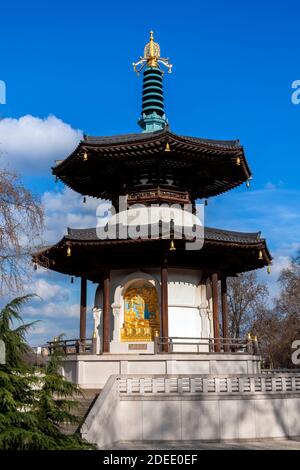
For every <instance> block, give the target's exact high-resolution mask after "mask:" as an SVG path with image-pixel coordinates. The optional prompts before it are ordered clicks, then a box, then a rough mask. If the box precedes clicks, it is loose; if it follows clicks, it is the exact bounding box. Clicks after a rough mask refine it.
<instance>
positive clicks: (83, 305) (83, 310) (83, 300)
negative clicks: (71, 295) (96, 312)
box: [79, 276, 87, 342]
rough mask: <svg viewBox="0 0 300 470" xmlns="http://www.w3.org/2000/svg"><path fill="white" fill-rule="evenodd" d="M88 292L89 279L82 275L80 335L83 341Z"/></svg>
mask: <svg viewBox="0 0 300 470" xmlns="http://www.w3.org/2000/svg"><path fill="white" fill-rule="evenodd" d="M86 292H87V280H86V277H85V276H82V277H81V285H80V331H79V336H80V340H81V341H82V342H84V341H85V339H86Z"/></svg>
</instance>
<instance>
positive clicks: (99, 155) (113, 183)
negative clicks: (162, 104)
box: [52, 131, 251, 199]
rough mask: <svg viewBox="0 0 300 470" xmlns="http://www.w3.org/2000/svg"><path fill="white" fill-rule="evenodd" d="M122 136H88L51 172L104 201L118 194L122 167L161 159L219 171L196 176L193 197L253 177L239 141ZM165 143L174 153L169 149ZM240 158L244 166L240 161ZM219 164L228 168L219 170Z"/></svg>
mask: <svg viewBox="0 0 300 470" xmlns="http://www.w3.org/2000/svg"><path fill="white" fill-rule="evenodd" d="M121 137H122V136H115V137H112V138H102V139H99V140H97V138H94V139H93V138H89V137H86V138H85V139H84V140H82V141H81V142H80V143H79V145H78V146H77V148H76V149H75V150H74V151H73V152H72V153H71V154H70V155H69V157H67V158H66V159H65V160H64V161H63V162H61V163H59V164H58V165H57V166H56V167H54V168H52V172H53V174H54V175H55V176H56V177H57V178H58V179H60V180H61V181H62V182H63V183H64V184H65V185H66V186H68V187H69V188H71V189H73V190H75V191H77V192H79V193H81V194H84V195H89V196H93V197H99V198H103V199H111V198H112V196H114V195H116V194H119V192H120V188H119V186H120V185H121V179H122V176H123V175H122V170H121V169H120V168H121V166H122V168H123V169H124V168H126V169H127V171H129V170H130V169H131V168H134V167H136V168H141V167H142V166H143V165H144V166H145V167H147V165H148V166H149V165H150V166H151V165H154V164H156V163H155V162H156V161H157V159H159V160H160V162H161V164H162V165H163V166H165V167H166V168H169V169H170V168H173V169H174V171H179V170H178V168H183V170H184V171H187V172H189V171H192V170H191V169H192V168H193V169H194V168H195V169H197V171H198V170H199V168H200V167H201V168H202V170H203V171H204V170H206V169H208V170H210V172H211V173H212V174H214V173H215V172H216V177H214V176H210V175H208V176H207V177H205V176H204V178H206V180H205V181H206V182H205V184H202V183H201V182H202V181H203V180H201V178H202V176H201V174H200V176H199V177H198V176H195V179H194V181H193V184H194V186H195V188H194V189H193V193H195V195H194V197H195V198H206V197H211V196H216V195H218V194H222V193H224V192H226V191H229V190H231V189H233V188H235V187H237V186H239V185H241V184H242V183H244V182H245V181H246V180H247V179H249V178H250V177H251V171H250V168H249V166H248V163H247V161H246V158H245V155H244V150H243V147H242V146H241V145H239V143H237V141H229V142H227V143H226V142H224V141H212V140H208V139H197V138H194V137H191V138H190V137H185V136H178V135H176V134H174V133H172V132H170V131H159V132H154V133H151V135H146V134H133V137H132V136H131V137H128V136H127V138H126V136H123V139H121ZM166 143H168V144H169V146H170V148H171V152H165V147H166ZM85 151H86V152H87V153H88V161H84V160H83V154H84V152H85ZM238 157H239V159H240V165H237V163H236V161H237V158H238ZM220 166H222V168H224V171H222V172H221V171H220V172H219V174H218V169H219V170H220ZM212 170H213V171H212ZM96 173H97V176H95V174H96ZM200 173H201V172H200ZM96 178H97V184H96ZM118 178H120V181H119V182H118ZM197 178H198V179H197ZM198 180H199V183H198V184H197V181H198ZM99 188H101V189H99ZM198 188H199V189H198Z"/></svg>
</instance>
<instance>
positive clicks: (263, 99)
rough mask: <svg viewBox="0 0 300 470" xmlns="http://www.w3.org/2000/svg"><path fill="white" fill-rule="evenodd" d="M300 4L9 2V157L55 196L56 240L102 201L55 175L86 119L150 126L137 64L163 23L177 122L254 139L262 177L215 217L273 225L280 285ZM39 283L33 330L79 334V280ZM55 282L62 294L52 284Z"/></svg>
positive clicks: (295, 154)
mask: <svg viewBox="0 0 300 470" xmlns="http://www.w3.org/2000/svg"><path fill="white" fill-rule="evenodd" d="M2 3H3V2H2ZM299 13H300V5H299V2H296V1H286V2H271V1H268V0H266V1H264V2H259V1H258V0H254V1H253V0H252V1H243V2H241V1H230V0H228V1H226V2H224V1H219V0H217V1H187V2H185V3H183V2H182V1H181V2H179V1H172V2H171V1H165V2H164V1H155V0H154V1H151V3H150V2H144V3H142V2H140V1H139V2H138V1H127V2H122V1H112V2H99V1H93V0H86V1H85V2H76V1H72V2H71V1H70V2H68V1H66V0H61V1H59V2H58V1H56V0H52V1H51V2H50V1H44V2H37V1H33V0H29V1H27V2H17V1H13V0H12V1H11V2H6V4H5V5H3V4H2V6H1V20H2V21H1V29H0V40H1V49H0V80H4V81H5V83H6V86H7V104H6V105H1V106H0V113H1V114H0V115H1V117H2V118H3V120H2V121H0V151H1V152H2V157H1V165H9V166H10V167H11V168H14V169H16V170H17V171H19V172H20V173H21V175H22V177H23V180H24V181H25V182H26V184H27V185H28V186H29V187H30V188H31V189H32V190H33V191H35V192H36V193H38V194H39V195H40V197H41V198H42V200H43V202H44V203H45V209H46V215H47V219H46V222H47V231H46V238H47V241H50V242H51V243H52V242H54V241H55V239H58V238H59V237H60V236H61V235H62V234H63V233H64V231H65V229H64V227H65V226H67V225H71V224H72V225H73V226H83V225H88V224H90V223H91V224H92V223H93V209H94V206H93V202H90V205H89V204H88V205H87V207H83V206H82V204H81V202H80V198H78V197H77V196H76V195H74V194H73V195H71V194H69V193H68V192H66V191H65V190H64V188H63V186H61V185H55V184H54V180H53V177H52V176H51V171H50V167H51V165H52V164H53V162H54V160H55V159H60V158H64V157H65V156H66V155H67V154H68V152H69V151H71V150H72V148H73V147H74V146H75V145H76V142H77V141H78V139H79V138H80V135H81V134H80V133H81V131H84V132H85V133H87V134H92V135H111V134H119V133H127V132H139V128H138V126H137V123H136V121H137V119H138V117H139V114H140V109H141V84H142V81H141V78H137V77H136V75H135V74H134V73H133V71H132V68H131V63H132V62H133V61H134V60H137V58H138V57H139V56H140V55H142V52H143V47H144V44H145V43H146V42H147V41H148V35H149V30H150V29H151V28H152V29H153V30H154V33H155V40H156V41H157V42H159V43H160V45H161V51H162V55H164V56H168V57H170V59H171V62H172V63H173V64H174V66H173V74H172V75H168V74H167V75H166V76H165V80H164V86H165V104H166V112H167V117H168V119H169V123H170V126H171V129H172V130H173V131H174V132H176V133H181V134H186V135H192V136H193V135H194V136H199V137H208V138H215V139H233V138H238V139H240V141H241V143H242V144H243V145H244V147H245V151H246V155H247V158H248V162H249V164H250V167H251V169H252V171H253V176H254V178H253V181H252V182H251V188H250V189H249V190H247V189H246V188H245V186H243V187H242V188H239V189H237V190H235V191H232V192H230V193H228V194H226V195H224V196H220V197H218V198H214V199H212V200H211V201H210V202H209V206H208V208H207V210H206V223H207V225H211V226H218V227H224V228H228V229H230V228H231V229H237V230H244V231H251V230H253V231H256V230H262V233H263V236H265V237H266V238H267V240H268V244H269V246H270V248H271V250H272V252H273V254H274V255H275V261H274V270H273V271H274V273H273V275H271V276H269V277H267V276H266V274H265V272H262V273H260V277H261V278H262V279H263V280H266V281H268V282H269V284H270V287H271V289H272V292H275V288H274V285H275V280H276V275H277V273H278V271H279V269H280V268H281V267H282V266H285V265H286V264H287V263H288V257H289V256H290V255H292V254H293V253H294V252H295V250H296V249H297V247H298V246H299V235H298V233H299V230H300V211H299V204H300V188H299V170H300V164H299V156H300V139H299V124H300V105H298V106H297V105H293V104H292V102H291V94H292V89H291V84H292V82H293V81H294V80H297V79H300V70H299V69H300V67H299V50H298V45H299ZM24 116H27V118H24ZM28 116H29V117H28ZM30 116H31V117H30ZM49 116H55V117H52V118H48V117H49ZM1 146H2V148H1ZM66 201H67V203H66ZM62 207H63V208H66V211H63V210H62ZM34 282H36V283H38V284H36V285H35V287H37V290H38V289H39V293H40V294H41V295H42V296H43V295H44V300H43V301H35V303H34V304H33V305H32V306H30V308H28V310H27V313H26V314H27V316H28V318H30V319H32V318H40V317H41V318H42V320H43V322H42V323H41V325H42V326H41V327H39V330H38V331H37V332H36V333H35V334H34V335H33V336H32V341H33V342H35V343H37V342H39V341H44V340H45V339H47V337H49V336H50V337H51V336H53V335H54V334H55V330H57V329H59V331H56V332H57V333H59V332H60V331H66V332H67V333H68V335H71V334H76V332H77V329H78V320H77V317H76V315H77V310H76V305H77V303H78V295H79V293H78V288H79V284H76V283H75V284H74V285H72V286H70V284H69V279H68V278H63V277H62V276H59V275H56V274H55V273H43V272H39V273H38V274H37V277H36V278H35V281H34ZM43 283H44V284H43ZM49 283H50V284H51V285H52V286H54V287H53V291H55V292H56V296H54V295H53V296H52V297H51V296H50V297H49V288H48V287H49ZM32 285H33V284H31V286H32ZM28 288H29V286H28ZM93 289H94V288H93V287H91V288H90V304H92V296H93ZM47 292H48V294H46V293H47ZM51 311H52V312H53V311H55V312H56V313H55V314H53V313H51ZM64 312H67V313H66V314H65V313H64ZM90 317H91V314H90ZM89 321H90V320H89Z"/></svg>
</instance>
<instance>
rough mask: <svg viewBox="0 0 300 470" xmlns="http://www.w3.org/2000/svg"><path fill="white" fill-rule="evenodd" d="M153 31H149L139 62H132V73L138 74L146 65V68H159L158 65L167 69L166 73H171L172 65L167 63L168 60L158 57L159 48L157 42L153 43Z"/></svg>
mask: <svg viewBox="0 0 300 470" xmlns="http://www.w3.org/2000/svg"><path fill="white" fill-rule="evenodd" d="M153 34H154V33H153V31H150V40H149V42H148V44H146V46H145V48H144V56H143V57H140V60H138V61H137V62H133V64H132V65H133V68H134V71H135V72H137V74H139V73H140V72H141V70H142V69H143V68H144V67H145V65H146V64H147V66H148V67H157V68H160V64H163V65H164V66H165V67H167V69H168V72H169V73H171V72H172V64H170V63H169V59H168V58H163V57H160V47H159V44H158V43H157V42H154V36H153Z"/></svg>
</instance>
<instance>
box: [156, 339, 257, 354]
mask: <svg viewBox="0 0 300 470" xmlns="http://www.w3.org/2000/svg"><path fill="white" fill-rule="evenodd" d="M191 347H192V348H191ZM192 350H193V351H192ZM155 352H156V353H173V352H180V353H181V352H195V353H203V352H209V353H229V354H231V353H239V354H241V353H244V354H255V355H257V354H258V353H259V351H258V342H257V339H252V338H251V339H249V338H246V339H244V338H188V337H175V336H173V337H159V336H157V337H155Z"/></svg>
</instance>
